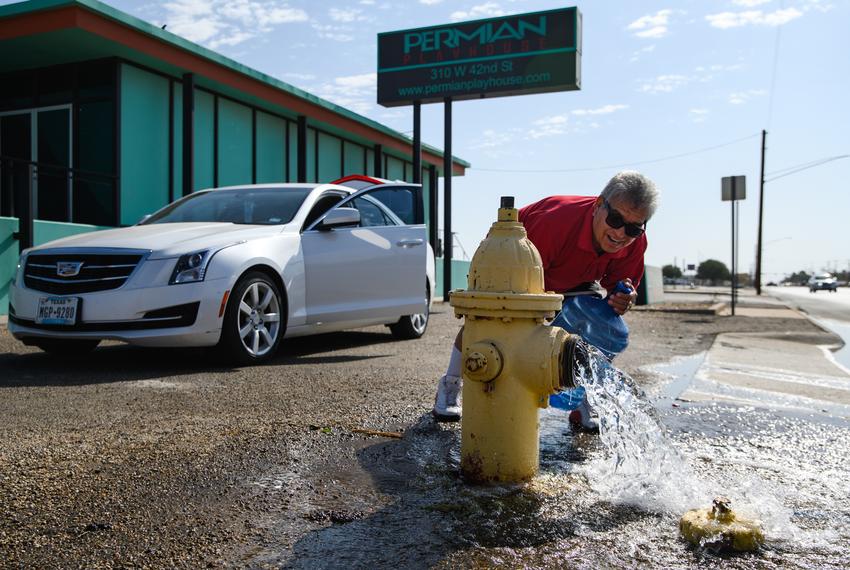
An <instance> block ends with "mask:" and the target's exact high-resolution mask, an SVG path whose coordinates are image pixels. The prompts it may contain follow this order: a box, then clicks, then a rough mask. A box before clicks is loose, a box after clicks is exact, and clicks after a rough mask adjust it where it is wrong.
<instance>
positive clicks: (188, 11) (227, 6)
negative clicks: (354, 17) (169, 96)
mask: <svg viewBox="0 0 850 570" xmlns="http://www.w3.org/2000/svg"><path fill="white" fill-rule="evenodd" d="M163 7H164V8H165V12H166V14H165V16H164V18H163V23H164V24H166V25H167V26H168V28H167V29H168V31H169V32H173V33H175V34H178V35H180V36H183V37H184V38H186V39H187V40H190V41H193V42H198V43H205V44H207V45H209V47H211V48H213V49H215V48H216V47H218V46H222V45H227V46H234V45H237V44H239V43H242V42H244V41H246V40H248V39H250V38H253V37H255V36H257V35H260V34H264V33H268V32H270V31H272V29H273V27H274V26H275V25H279V24H289V23H297V22H306V21H307V19H308V18H307V13H306V12H305V11H304V10H301V9H298V8H290V7H289V6H287V5H286V4H281V3H277V2H273V1H270V0H212V1H209V0H174V1H173V2H168V3H166V4H164V6H163Z"/></svg>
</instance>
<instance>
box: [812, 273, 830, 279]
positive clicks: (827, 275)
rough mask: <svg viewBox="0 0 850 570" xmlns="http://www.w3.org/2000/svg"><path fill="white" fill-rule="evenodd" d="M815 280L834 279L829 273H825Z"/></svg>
mask: <svg viewBox="0 0 850 570" xmlns="http://www.w3.org/2000/svg"><path fill="white" fill-rule="evenodd" d="M815 279H832V275H830V274H829V273H823V274H821V275H815Z"/></svg>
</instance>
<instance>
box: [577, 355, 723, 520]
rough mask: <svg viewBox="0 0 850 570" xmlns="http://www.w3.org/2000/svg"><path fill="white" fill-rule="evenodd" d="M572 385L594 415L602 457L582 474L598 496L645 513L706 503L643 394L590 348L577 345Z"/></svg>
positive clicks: (700, 484) (702, 488)
mask: <svg viewBox="0 0 850 570" xmlns="http://www.w3.org/2000/svg"><path fill="white" fill-rule="evenodd" d="M577 351H578V353H579V356H578V358H577V359H576V362H577V363H576V383H577V384H578V385H581V386H584V388H585V390H586V391H587V399H588V402H589V403H590V405H591V406H592V407H593V408H594V409H595V410H596V411H597V412H598V414H599V424H600V439H601V441H602V444H603V446H604V447H605V449H606V450H607V453H606V454H604V455H605V457H602V458H598V459H593V460H591V461H590V462H589V463H588V464H587V465H585V466H584V468H583V471H584V474H585V476H586V477H587V479H588V481H589V483H590V485H591V486H592V488H593V489H594V491H596V492H597V493H598V494H600V495H601V496H603V497H605V498H606V499H608V500H610V501H612V502H615V503H624V504H631V505H635V506H638V507H640V508H643V509H645V510H648V511H650V512H658V511H661V512H674V513H679V514H681V513H682V512H684V511H685V510H687V509H690V508H695V507H698V506H704V505H705V504H710V500H711V497H712V494H711V490H710V489H709V487H708V486H707V485H706V484H705V482H704V481H703V480H702V479H701V478H700V477H698V476H697V475H696V474H695V473H694V472H693V470H692V469H691V467H690V465H689V464H688V462H687V461H686V460H685V459H684V458H683V457H682V456H681V455H680V454H679V453H678V452H677V451H676V449H675V448H674V447H673V446H672V445H671V443H670V440H669V439H668V437H667V434H666V432H665V428H664V427H663V424H662V423H661V421H660V419H659V418H658V416H657V413H656V411H655V408H654V407H653V406H652V404H651V403H650V401H649V399H648V398H647V396H646V394H645V393H644V391H643V390H642V389H641V388H640V387H639V386H638V385H637V384H636V383H635V382H634V380H632V378H631V377H630V376H629V375H628V374H626V373H625V372H623V371H621V370H618V369H617V368H615V367H614V366H613V365H612V364H611V363H610V361H609V360H608V359H607V358H605V357H604V356H603V355H602V353H600V352H599V351H598V350H597V349H595V348H594V347H592V346H589V345H587V344H585V343H579V346H578V347H577Z"/></svg>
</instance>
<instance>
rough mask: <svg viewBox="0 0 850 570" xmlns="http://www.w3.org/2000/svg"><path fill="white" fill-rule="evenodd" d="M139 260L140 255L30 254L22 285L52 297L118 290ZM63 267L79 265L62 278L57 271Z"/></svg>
mask: <svg viewBox="0 0 850 570" xmlns="http://www.w3.org/2000/svg"><path fill="white" fill-rule="evenodd" d="M141 259H142V255H141V254H111V253H61V254H38V253H32V254H30V255H28V256H27V263H26V266H25V267H24V284H25V285H26V286H27V287H28V288H30V289H35V290H36V291H44V292H45V293H51V294H54V295H73V294H75V293H91V292H93V291H108V290H110V289H117V288H118V287H121V286H122V285H123V284H124V283H125V282H126V281H127V278H128V277H130V274H132V273H133V270H134V269H136V266H137V265H138V264H139V261H141ZM63 264H73V265H72V266H71V267H75V266H76V264H81V265H79V272H78V273H76V275H67V276H62V275H60V271H59V268H60V266H62V265H63ZM70 272H71V273H73V270H71V271H70Z"/></svg>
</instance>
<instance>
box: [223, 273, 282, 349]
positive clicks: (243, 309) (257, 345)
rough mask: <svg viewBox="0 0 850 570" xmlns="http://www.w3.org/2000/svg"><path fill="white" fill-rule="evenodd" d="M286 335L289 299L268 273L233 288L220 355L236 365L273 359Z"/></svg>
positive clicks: (249, 276) (243, 279) (249, 275)
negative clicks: (287, 303) (287, 301)
mask: <svg viewBox="0 0 850 570" xmlns="http://www.w3.org/2000/svg"><path fill="white" fill-rule="evenodd" d="M285 331H286V297H284V295H283V294H282V293H281V291H280V289H279V288H278V285H277V283H276V282H275V281H274V280H273V279H272V277H271V276H269V275H268V274H266V273H263V272H260V271H251V272H249V273H247V274H245V275H243V276H242V277H241V278H240V279H239V281H238V282H237V283H236V285H235V286H234V287H233V290H232V292H231V295H230V298H229V300H228V301H227V309H226V310H225V314H224V323H222V329H221V340H220V341H219V343H218V346H219V348H220V349H221V352H220V354H222V355H224V356H226V357H227V359H228V360H230V361H231V362H233V363H235V364H248V365H251V364H258V363H260V362H263V361H265V360H267V359H269V358H271V357H272V356H273V355H274V353H275V351H276V350H277V347H278V345H280V341H281V339H282V338H283V335H284V332H285Z"/></svg>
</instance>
